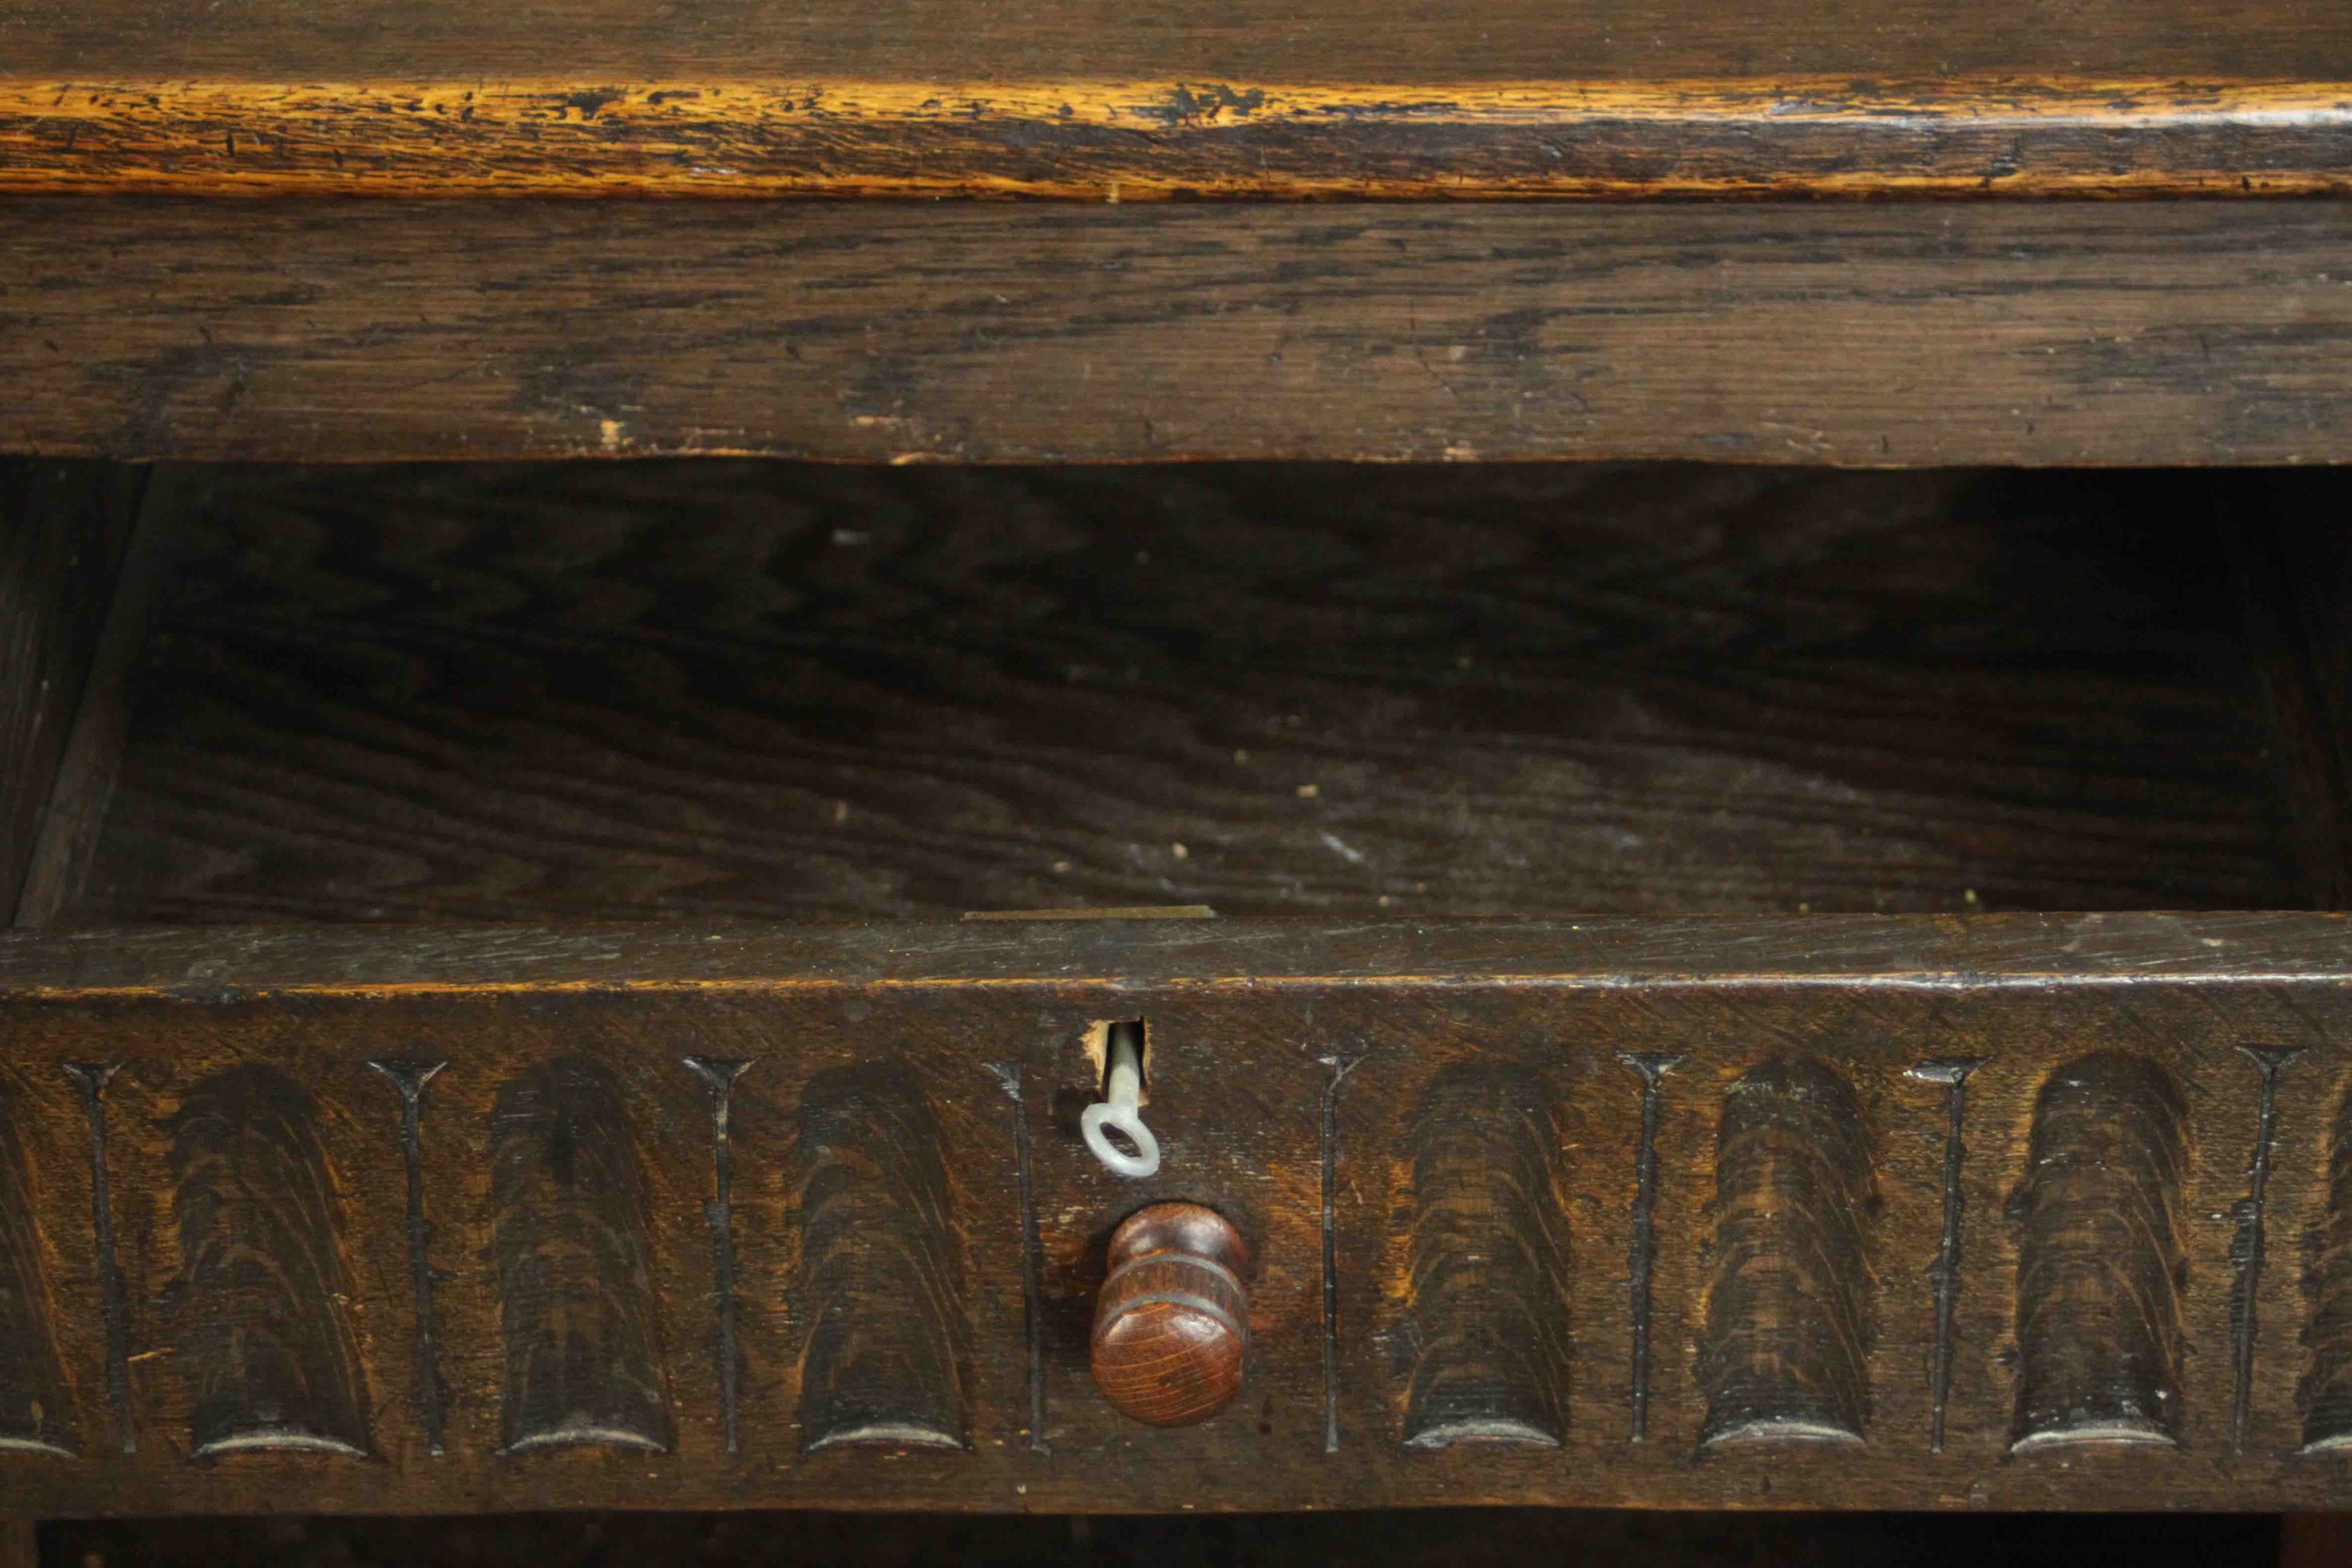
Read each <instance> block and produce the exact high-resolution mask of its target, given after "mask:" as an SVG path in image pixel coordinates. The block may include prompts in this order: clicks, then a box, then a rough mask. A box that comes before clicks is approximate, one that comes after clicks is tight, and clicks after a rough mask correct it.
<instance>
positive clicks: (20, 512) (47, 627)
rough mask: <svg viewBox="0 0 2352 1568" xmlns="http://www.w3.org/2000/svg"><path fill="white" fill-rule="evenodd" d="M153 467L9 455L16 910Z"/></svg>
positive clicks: (7, 753)
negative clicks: (145, 469)
mask: <svg viewBox="0 0 2352 1568" xmlns="http://www.w3.org/2000/svg"><path fill="white" fill-rule="evenodd" d="M145 488H146V476H145V475H144V474H142V473H140V472H138V471H136V470H134V469H127V468H122V467H115V466H112V465H107V464H92V463H56V462H8V461H0V905H4V906H5V907H7V908H8V909H10V910H13V909H15V908H16V906H17V901H18V897H19V892H20V890H21V889H22V888H23V887H24V882H25V874H26V868H27V867H28V866H29V865H30V864H31V863H32V862H33V860H34V849H35V844H36V842H37V841H38V839H39V838H40V832H41V826H42V816H43V813H44V811H45V810H46V809H47V808H48V807H49V805H50V803H51V799H52V796H53V793H54V791H55V785H56V781H57V774H58V763H59V759H60V758H61V757H62V756H63V755H64V752H65V749H66V737H67V736H68V734H69V732H70V731H71V730H72V726H73V722H74V714H75V711H76V709H77V707H78V705H79V704H80V702H81V698H82V691H83V685H84V681H85V678H86V676H87V673H88V670H89V667H90V659H91V656H92V654H93V652H94V651H95V649H96V647H97V645H98V641H99V638H100V631H101V627H102V626H103V625H104V624H105V620H106V613H107V607H108V604H109V602H110V597H111V595H112V594H113V591H114V586H115V574H116V568H117V566H118V565H119V563H120V559H121V551H122V549H123V546H124V544H125V542H126V541H127V540H128V538H129V537H130V534H131V530H132V524H133V521H134V519H135V517H136V515H137V513H138V508H139V501H140V497H141V494H142V492H143V491H144V490H145Z"/></svg>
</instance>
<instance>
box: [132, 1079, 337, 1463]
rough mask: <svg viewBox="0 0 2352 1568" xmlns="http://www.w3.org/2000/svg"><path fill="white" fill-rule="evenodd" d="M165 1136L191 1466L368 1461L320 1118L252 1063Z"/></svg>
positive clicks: (200, 1096) (287, 1085)
mask: <svg viewBox="0 0 2352 1568" xmlns="http://www.w3.org/2000/svg"><path fill="white" fill-rule="evenodd" d="M167 1131H168V1134H169V1136H170V1139H171V1148H170V1157H169V1158H170V1170H171V1179H172V1185H171V1212H172V1219H173V1223H174V1224H175V1226H176V1227H177V1228H178V1232H179V1235H178V1241H179V1256H180V1260H181V1267H180V1274H179V1275H178V1277H177V1278H176V1279H175V1280H174V1282H173V1286H172V1291H173V1294H174V1296H175V1298H176V1301H175V1306H176V1307H177V1310H178V1312H179V1313H180V1314H182V1322H183V1326H182V1328H181V1330H180V1335H179V1345H178V1359H179V1361H180V1363H181V1366H182V1375H183V1378H184V1379H185V1380H186V1382H187V1384H188V1387H189V1402H190V1413H189V1418H188V1435H187V1447H186V1449H185V1452H186V1454H187V1456H188V1457H189V1458H190V1459H191V1460H207V1459H217V1458H220V1457H222V1456H224V1455H227V1454H232V1453H243V1452H248V1451H255V1450H262V1449H281V1450H286V1451H290V1452H297V1453H321V1454H339V1455H343V1456H347V1457H353V1458H358V1457H363V1456H365V1455H366V1453H367V1452H368V1449H369V1439H368V1416H367V1387H366V1383H365V1379H364V1374H363V1373H362V1371H361V1369H360V1366H359V1358H358V1346H357V1344H356V1343H355V1342H354V1340H353V1338H352V1333H351V1326H350V1321H349V1311H350V1303H351V1300H352V1297H353V1294H354V1291H353V1288H352V1283H351V1279H350V1272H349V1269H348V1266H347V1265H346V1263H345V1262H344V1259H343V1257H342V1234H341V1232H342V1207H343V1202H344V1200H343V1197H342V1195H341V1194H339V1193H338V1192H337V1191H336V1182H335V1173H334V1172H333V1171H332V1170H331V1169H330V1168H329V1166H328V1164H327V1160H326V1150H325V1148H324V1146H323V1145H322V1143H321V1141H320V1136H319V1132H320V1129H319V1127H318V1110H317V1107H316V1106H315V1105H314V1104H313V1103H312V1101H311V1100H310V1096H309V1095H308V1094H306V1093H305V1092H304V1091H303V1090H302V1088H301V1087H300V1086H299V1085H296V1084H295V1083H294V1081H293V1080H292V1079H291V1078H289V1077H288V1076H287V1075H286V1074H284V1073H282V1072H280V1071H278V1069H275V1068H272V1067H267V1066H263V1065H262V1064H259V1063H251V1064H246V1065H244V1066H239V1067H232V1068H229V1069H225V1070H223V1071H221V1072H219V1073H217V1074H215V1075H214V1076H213V1077H210V1078H208V1079H206V1080H204V1081H203V1082H202V1083H200V1084H199V1085H196V1086H195V1087H194V1088H193V1089H192V1090H190V1091H189V1092H188V1094H187V1095H186V1097H185V1099H184V1100H183V1101H182V1102H181V1104H180V1107H179V1109H178V1110H177V1111H176V1112H175V1113H174V1114H173V1116H172V1117H171V1120H170V1123H169V1126H168V1129H167Z"/></svg>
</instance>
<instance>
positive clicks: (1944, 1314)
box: [1905, 1056, 1988, 1453]
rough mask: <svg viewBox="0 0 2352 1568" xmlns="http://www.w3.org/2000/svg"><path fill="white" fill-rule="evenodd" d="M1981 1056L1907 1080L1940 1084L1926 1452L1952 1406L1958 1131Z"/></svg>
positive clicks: (1962, 1203)
mask: <svg viewBox="0 0 2352 1568" xmlns="http://www.w3.org/2000/svg"><path fill="white" fill-rule="evenodd" d="M1987 1060H1988V1058H1986V1057H1983V1056H1943V1057H1937V1058H1935V1059H1933V1060H1931V1061H1925V1062H1921V1063H1920V1064H1919V1065H1918V1066H1917V1067H1915V1068H1913V1069H1911V1070H1910V1071H1909V1073H1907V1074H1906V1075H1905V1076H1907V1077H1911V1078H1915V1079H1917V1080H1918V1081H1919V1082H1920V1083H1922V1084H1940V1085H1943V1086H1944V1116H1945V1125H1944V1240H1943V1244H1942V1245H1941V1246H1939V1247H1938V1248H1937V1249H1936V1254H1935V1261H1934V1262H1932V1263H1931V1264H1929V1265H1928V1283H1929V1286H1930V1288H1931V1290H1932V1291H1934V1292H1935V1344H1934V1347H1933V1349H1932V1350H1931V1352H1930V1353H1929V1360H1928V1451H1929V1452H1931V1453H1942V1452H1943V1451H1944V1414H1945V1410H1946V1408H1947V1406H1948V1405H1949V1404H1950V1403H1951V1395H1952V1355H1953V1338H1954V1335H1955V1333H1956V1332H1957V1330H1956V1326H1955V1323H1956V1320H1957V1318H1958V1316H1959V1312H1960V1243H1961V1225H1962V1221H1963V1219H1964V1218H1965V1216H1966V1212H1967V1198H1966V1195H1965V1194H1964V1192H1963V1190H1962V1187H1961V1180H1960V1179H1961V1173H1962V1169H1963V1165H1964V1164H1965V1163H1966V1161H1967V1158H1968V1150H1967V1147H1966V1145H1964V1144H1963V1142H1962V1141H1961V1133H1962V1130H1963V1125H1964V1123H1965V1122H1966V1120H1967V1117H1968V1075H1969V1074H1970V1073H1972V1072H1974V1071H1976V1070H1977V1069H1979V1068H1980V1067H1982V1066H1984V1064H1985V1062H1986V1061H1987Z"/></svg>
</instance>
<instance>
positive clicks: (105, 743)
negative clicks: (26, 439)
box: [14, 465, 190, 927]
mask: <svg viewBox="0 0 2352 1568" xmlns="http://www.w3.org/2000/svg"><path fill="white" fill-rule="evenodd" d="M189 480H190V475H189V473H188V471H187V470H185V469H183V468H181V467H177V466H173V465H165V466H163V467H162V468H161V471H160V472H149V473H146V474H126V473H125V472H123V471H121V470H116V471H113V472H111V473H109V474H108V475H107V476H106V479H105V480H104V482H103V483H106V484H107V485H109V486H110V487H115V488H117V489H118V490H119V492H120V493H121V494H122V495H123V497H124V499H126V500H127V499H130V498H132V497H134V496H135V500H136V505H135V509H126V511H125V512H124V513H122V514H119V515H120V516H121V517H122V522H121V524H120V525H119V528H117V527H112V526H106V527H101V528H99V529H97V530H96V531H94V532H93V533H92V537H93V538H95V539H99V540H103V539H106V538H110V537H113V536H114V534H115V533H116V532H118V531H119V532H122V533H125V534H127V535H128V537H127V539H126V540H125V541H124V543H123V544H122V546H121V549H120V558H121V562H120V566H119V570H117V571H116V573H115V575H114V578H113V584H112V588H111V591H110V592H108V591H105V590H103V589H100V588H98V587H97V586H95V585H90V584H81V583H72V584H69V583H64V582H61V583H60V586H61V587H66V586H71V587H72V588H73V589H74V590H75V591H76V592H80V593H84V594H89V595H90V598H89V599H88V600H87V601H86V603H85V605H84V607H83V608H82V609H81V610H79V611H77V612H78V613H88V612H91V611H94V610H95V609H96V606H97V604H99V603H101V602H103V605H104V610H103V620H102V621H101V623H100V626H99V629H98V632H97V636H96V638H95V640H94V641H93V642H92V643H91V645H90V646H89V648H88V663H87V665H86V666H85V667H84V668H85V673H84V674H83V675H82V677H81V679H80V682H79V685H78V688H77V689H76V692H75V696H76V700H75V701H74V703H73V708H72V725H71V727H70V728H69V729H68V730H67V731H66V735H65V744H64V747H63V749H62V751H61V752H59V753H58V756H57V758H56V767H55V771H54V772H53V773H52V774H51V775H50V781H49V785H48V800H46V801H45V802H43V804H42V806H41V810H40V820H39V823H38V825H37V826H36V828H35V830H34V833H33V840H32V846H31V849H30V853H29V855H28V856H27V860H26V863H25V866H24V878H23V880H22V882H21V884H20V886H19V888H18V891H17V895H16V913H15V920H14V924H16V925H18V926H24V927H39V926H46V925H48V924H50V922H52V921H53V920H55V919H56V917H57V914H58V912H59V911H61V910H63V909H64V908H65V907H66V906H67V905H68V904H70V903H72V900H73V899H74V898H75V897H76V896H77V895H79V894H80V892H81V887H82V879H83V878H84V877H85V876H87V874H88V872H89V865H90V861H91V859H92V858H93V857H94V856H95V855H96V854H97V852H98V840H99V836H100V834H101V833H102V832H103V831H104V829H105V825H106V812H107V808H108V807H109V806H110V805H112V804H113V801H114V787H115V778H116V774H117V770H118V769H119V768H120V767H121V765H122V750H123V744H124V738H125V737H124V734H123V730H124V726H125V725H126V723H127V722H128V721H129V714H128V711H127V705H128V701H129V685H130V680H131V675H132V673H133V670H134V669H135V666H136V664H137V660H138V655H139V650H140V649H141V648H142V647H143V646H144V645H145V642H146V638H147V626H148V615H149V611H150V610H151V608H152V605H153V601H154V597H155V594H156V591H157V589H158V587H159V586H160V584H161V582H162V580H163V579H164V578H166V577H167V575H168V574H169V571H170V568H171V561H172V553H173V547H174V544H175V542H176V541H177V539H178V536H179V534H178V528H179V524H180V521H181V519H182V517H183V514H184V511H185V507H186V505H187V502H188V499H189V488H190V485H189ZM133 481H136V482H137V483H136V487H135V489H133V488H131V484H132V482H133ZM72 575H74V576H78V574H72ZM86 635H87V627H86V626H84V627H78V628H77V629H76V632H75V636H76V639H77V640H78V639H79V638H81V637H83V636H86ZM55 690H56V689H55V688H53V693H54V692H55ZM26 778H27V783H28V784H29V782H30V780H31V778H32V775H31V774H28V775H26Z"/></svg>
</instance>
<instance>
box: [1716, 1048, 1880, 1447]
mask: <svg viewBox="0 0 2352 1568" xmlns="http://www.w3.org/2000/svg"><path fill="white" fill-rule="evenodd" d="M1878 1206H1879V1204H1878V1192H1877V1181H1876V1178H1875V1173H1874V1168H1873V1161H1872V1157H1871V1152H1870V1132H1869V1129H1868V1127H1867V1125H1866V1124H1865V1123H1864V1121H1863V1116H1862V1106H1861V1102H1860V1101H1857V1100H1856V1099H1855V1098H1854V1092H1853V1089H1852V1088H1851V1085H1848V1084H1847V1082H1846V1080H1845V1079H1844V1078H1843V1077H1842V1076H1840V1075H1839V1073H1838V1072H1837V1070H1836V1069H1835V1068H1832V1067H1830V1066H1829V1065H1828V1064H1826V1063H1823V1062H1820V1061H1817V1060H1814V1059H1812V1058H1809V1057H1781V1058H1778V1059H1776V1060H1773V1061H1770V1062H1767V1063H1765V1064H1764V1065H1763V1066H1761V1067H1759V1068H1756V1069H1754V1070H1753V1071H1751V1072H1749V1073H1747V1074H1745V1075H1744V1076H1742V1077H1741V1078H1740V1081H1739V1082H1738V1083H1736V1084H1734V1085H1731V1087H1730V1088H1729V1089H1728V1090H1727V1091H1725V1093H1724V1108H1723V1115H1722V1117H1721V1118H1720V1120H1719V1121H1718V1123H1717V1127H1716V1133H1715V1205H1714V1212H1715V1237H1714V1242H1713V1247H1712V1269H1713V1273H1712V1277H1711V1278H1710V1279H1709V1280H1708V1287H1707V1322H1706V1327H1705V1328H1704V1329H1703V1330H1702V1331H1701V1338H1700V1341H1699V1352H1698V1377H1699V1383H1700V1385H1701V1386H1703V1387H1704V1388H1705V1390H1706V1393H1707V1420H1706V1424H1705V1425H1704V1426H1703V1427H1702V1428H1701V1429H1700V1433H1699V1441H1700V1443H1701V1445H1702V1446H1707V1447H1713V1446H1715V1445H1718V1444H1733V1443H1756V1444H1783V1443H1791V1442H1796V1443H1829V1444H1839V1443H1859V1442H1861V1441H1862V1440H1863V1438H1864V1436H1865V1434H1866V1433H1867V1430H1868V1425H1869V1417H1870V1370H1869V1369H1870V1340H1871V1322H1870V1319H1871V1310H1870V1307H1871V1302H1872V1300H1873V1298H1874V1297H1875V1296H1876V1294H1877V1291H1875V1289H1874V1288H1873V1287H1874V1286H1875V1284H1876V1281H1874V1280H1873V1279H1872V1277H1871V1272H1870V1257H1869V1243H1868V1238H1867V1231H1868V1228H1869V1226H1870V1222H1871V1219H1872V1216H1873V1214H1874V1212H1876V1210H1877V1208H1878Z"/></svg>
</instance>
